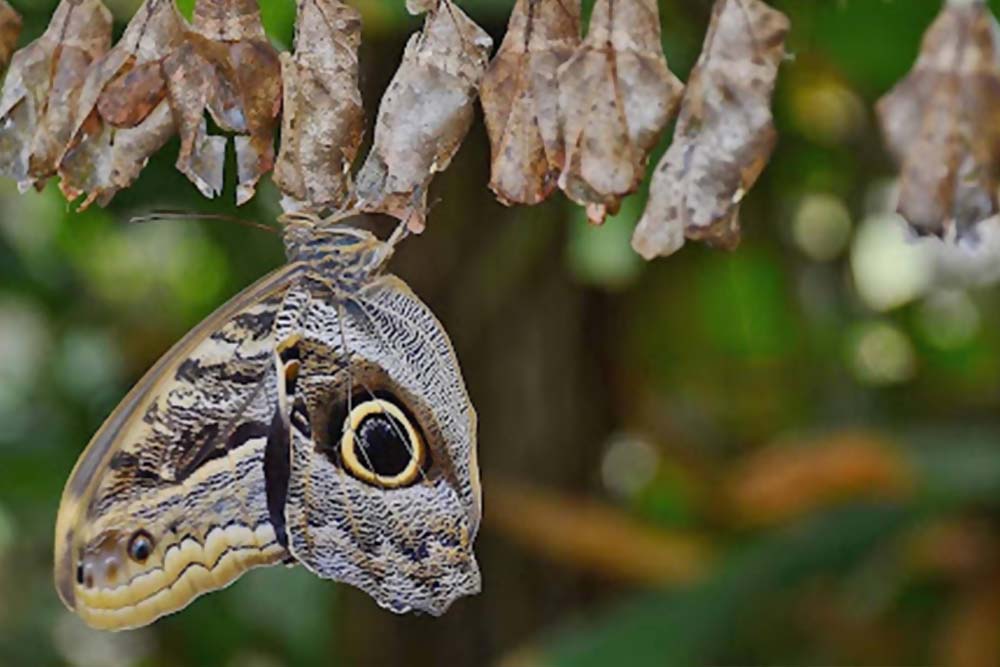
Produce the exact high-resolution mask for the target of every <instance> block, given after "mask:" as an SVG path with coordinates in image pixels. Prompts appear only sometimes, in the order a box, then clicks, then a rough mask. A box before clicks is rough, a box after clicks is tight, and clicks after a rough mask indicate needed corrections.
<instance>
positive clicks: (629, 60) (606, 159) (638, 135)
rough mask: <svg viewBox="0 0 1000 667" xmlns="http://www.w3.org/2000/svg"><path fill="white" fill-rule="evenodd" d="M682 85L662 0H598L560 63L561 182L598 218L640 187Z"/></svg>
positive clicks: (598, 221)
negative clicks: (673, 67)
mask: <svg viewBox="0 0 1000 667" xmlns="http://www.w3.org/2000/svg"><path fill="white" fill-rule="evenodd" d="M683 90H684V86H683V84H681V82H680V80H678V79H677V77H675V76H674V75H673V74H672V73H671V72H670V70H669V69H668V68H667V59H666V57H665V56H664V55H663V47H662V45H661V43H660V14H659V9H658V8H657V2H656V0H597V3H596V5H595V6H594V13H593V15H592V17H591V19H590V28H589V30H588V31H587V38H586V39H585V40H584V41H583V43H582V44H581V45H580V46H579V48H577V50H576V53H575V54H574V55H573V57H572V58H571V59H570V60H569V61H568V62H567V63H566V64H564V65H563V66H562V67H561V68H560V70H559V114H560V122H561V124H562V130H563V137H564V140H565V145H566V164H565V169H564V171H563V173H562V175H561V176H560V179H559V187H560V188H562V190H563V191H564V192H565V193H566V195H567V196H568V197H569V198H570V199H572V200H573V201H575V202H577V203H579V204H581V205H583V206H586V207H587V215H588V217H589V218H590V220H591V221H592V222H594V223H598V224H599V223H601V222H603V221H604V218H605V217H606V216H607V215H608V214H613V213H615V212H617V210H618V207H619V205H620V203H621V199H622V198H623V197H625V196H626V195H628V194H630V193H632V192H634V191H635V190H636V188H638V187H639V184H640V183H641V182H642V180H643V178H644V177H645V171H646V162H647V160H648V159H649V153H650V151H651V150H652V149H653V147H654V146H655V145H656V142H657V140H658V139H659V138H660V134H661V132H662V131H663V129H664V128H665V127H666V125H667V123H668V122H669V121H670V119H671V118H672V117H673V114H674V111H675V110H676V108H677V102H678V100H679V99H680V96H681V93H682V91H683Z"/></svg>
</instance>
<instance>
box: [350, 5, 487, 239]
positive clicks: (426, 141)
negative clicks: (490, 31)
mask: <svg viewBox="0 0 1000 667" xmlns="http://www.w3.org/2000/svg"><path fill="white" fill-rule="evenodd" d="M408 7H409V8H410V10H411V11H422V10H427V12H428V14H427V19H426V21H425V23H424V28H423V31H422V32H420V33H419V34H417V35H414V36H413V37H411V38H410V41H409V42H408V43H407V45H406V51H405V53H404V54H403V62H402V63H401V64H400V66H399V69H398V70H397V71H396V75H395V77H393V79H392V82H391V83H390V84H389V88H388V89H387V90H386V92H385V95H384V96H383V97H382V103H381V105H380V106H379V112H378V119H377V121H376V125H375V143H374V146H372V149H371V152H370V153H369V155H368V158H367V159H366V161H365V164H364V167H362V169H361V172H360V173H359V174H358V183H357V195H358V200H359V201H358V204H359V207H360V208H361V209H362V210H365V211H370V212H380V213H387V214H389V215H392V216H394V217H396V218H398V219H400V220H407V221H408V224H409V227H410V229H411V230H412V231H414V232H420V231H422V230H423V228H424V224H425V218H426V213H427V188H428V186H429V185H430V182H431V179H432V178H433V177H434V174H435V173H437V172H439V171H443V170H444V169H446V168H447V167H448V165H449V164H450V163H451V159H452V157H454V155H455V153H456V151H458V148H459V146H461V144H462V140H463V139H464V138H465V135H466V134H467V133H468V131H469V127H470V126H471V125H472V120H473V116H474V113H475V109H474V104H475V100H476V95H477V92H478V88H479V83H480V80H481V79H482V76H483V73H484V72H485V70H486V65H487V61H488V58H489V53H490V48H491V47H492V45H493V42H492V40H491V39H490V37H489V35H487V34H486V33H485V32H484V31H483V29H482V28H480V27H479V26H478V25H476V24H475V23H474V22H473V21H472V19H470V18H469V17H468V16H466V15H465V14H464V13H462V11H461V10H460V9H459V8H458V7H457V6H455V4H454V3H453V2H451V0H420V1H419V2H418V1H413V0H411V2H409V3H408Z"/></svg>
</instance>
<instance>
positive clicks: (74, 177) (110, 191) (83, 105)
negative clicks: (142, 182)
mask: <svg viewBox="0 0 1000 667" xmlns="http://www.w3.org/2000/svg"><path fill="white" fill-rule="evenodd" d="M185 39H186V34H185V25H184V19H183V18H182V17H181V16H180V14H178V13H177V9H176V8H175V6H174V3H173V1H172V0H146V2H145V3H144V4H143V5H142V7H140V8H139V11H138V12H136V14H135V16H134V17H133V18H132V20H131V21H130V22H129V25H128V27H127V28H126V29H125V34H124V35H122V38H121V41H119V42H118V43H117V44H116V45H115V46H114V47H113V48H112V49H111V50H110V51H108V53H107V54H106V55H105V56H104V57H103V58H101V60H100V61H98V62H97V63H95V65H94V66H93V67H92V68H91V70H90V72H89V74H88V76H87V81H86V83H85V84H84V87H83V91H82V92H81V94H80V100H79V103H78V105H77V111H76V123H75V126H74V131H73V133H72V135H71V140H70V142H69V145H68V147H67V150H66V152H65V154H64V155H63V156H62V159H61V161H60V164H59V175H60V176H61V177H62V182H61V184H60V187H61V188H62V191H63V194H64V195H65V196H66V198H67V199H69V200H75V199H76V198H77V197H79V196H80V195H82V194H83V195H86V199H85V200H84V201H83V203H82V204H81V207H82V208H86V207H87V206H89V205H90V204H91V203H92V202H93V201H97V202H98V203H99V204H100V205H102V206H104V205H106V204H107V203H108V202H109V201H110V200H111V198H112V197H114V195H115V194H116V193H117V192H118V191H119V190H122V189H123V188H127V187H128V186H129V185H131V184H132V183H133V181H135V179H136V178H138V176H139V172H140V171H142V168H143V167H144V166H145V165H146V162H147V161H148V160H149V158H150V157H151V156H152V155H153V153H155V152H156V151H157V150H159V149H160V148H161V147H162V146H163V144H164V143H166V141H167V140H168V139H169V138H170V137H171V136H173V134H174V133H175V132H176V131H177V126H176V124H175V122H174V114H173V110H172V108H171V106H170V100H169V99H168V97H167V84H166V78H165V77H164V74H163V67H162V65H163V61H164V59H165V58H166V57H167V56H168V55H169V54H171V53H173V52H174V51H175V50H176V49H177V48H178V47H179V46H180V45H181V44H182V43H183V42H184V40H185Z"/></svg>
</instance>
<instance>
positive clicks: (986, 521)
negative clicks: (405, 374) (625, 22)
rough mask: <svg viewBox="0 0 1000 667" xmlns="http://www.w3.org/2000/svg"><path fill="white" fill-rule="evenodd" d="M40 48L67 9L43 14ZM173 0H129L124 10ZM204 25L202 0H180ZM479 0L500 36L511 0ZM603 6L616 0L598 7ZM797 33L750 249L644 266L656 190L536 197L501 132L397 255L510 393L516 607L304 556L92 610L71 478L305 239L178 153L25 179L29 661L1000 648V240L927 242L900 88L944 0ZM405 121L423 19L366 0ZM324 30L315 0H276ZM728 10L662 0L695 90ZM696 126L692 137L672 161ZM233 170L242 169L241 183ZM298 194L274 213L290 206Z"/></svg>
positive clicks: (277, 33)
mask: <svg viewBox="0 0 1000 667" xmlns="http://www.w3.org/2000/svg"><path fill="white" fill-rule="evenodd" d="M13 4H14V5H15V7H17V8H18V9H19V10H20V11H21V12H22V13H23V14H24V15H25V19H26V29H25V33H24V35H23V36H22V40H24V41H25V43H26V41H27V40H29V39H31V38H33V37H35V36H37V35H38V34H39V33H40V31H41V30H42V29H43V28H44V25H45V24H46V22H47V20H48V17H49V15H50V13H51V10H52V9H53V7H54V4H55V3H54V2H53V1H51V0H14V2H13ZM137 4H138V3H137V2H135V1H134V0H116V1H114V2H111V1H110V0H109V1H108V5H109V7H111V8H112V9H113V11H114V12H115V16H116V18H117V20H118V24H117V28H118V29H119V30H120V29H121V28H122V27H123V26H124V23H125V22H126V21H127V19H128V17H129V16H130V15H131V12H132V11H134V9H135V7H136V5H137ZM181 4H182V6H185V9H186V10H187V11H189V10H190V6H191V4H192V2H191V0H187V1H186V2H182V3H181ZM461 4H462V5H463V7H465V8H466V9H467V11H468V12H469V13H470V14H471V15H472V16H473V17H474V18H475V19H476V20H478V21H479V22H480V23H481V24H483V25H484V26H485V27H486V28H487V29H488V30H489V31H490V32H491V33H492V34H493V35H494V37H495V39H496V41H497V43H499V39H500V38H501V36H502V34H503V30H504V26H505V23H506V16H507V13H508V12H509V10H510V7H511V5H512V2H510V1H509V0H476V1H473V0H468V1H467V2H464V3H461ZM585 4H588V6H589V3H585ZM773 4H774V5H775V6H776V7H779V8H780V9H782V10H784V11H786V12H787V13H788V14H789V15H790V17H791V19H792V23H793V30H792V34H791V36H790V39H789V51H790V52H791V54H792V58H790V59H789V61H788V62H787V63H786V64H785V65H784V67H783V68H782V73H781V79H780V83H779V89H778V92H777V95H776V100H775V114H776V120H777V125H778V128H779V131H780V135H781V139H780V144H779V146H778V149H777V151H776V153H775V155H774V158H773V160H772V162H771V165H770V166H769V168H768V169H767V171H766V172H765V174H764V176H763V178H762V180H761V181H760V183H759V184H758V185H757V187H756V188H755V189H754V191H753V192H752V193H751V194H750V196H749V197H748V199H747V200H746V203H745V205H744V211H743V216H742V217H743V223H744V230H745V241H744V243H743V245H742V246H741V247H740V248H739V250H738V251H736V252H735V253H726V252H720V251H712V250H709V249H706V248H702V247H698V246H689V247H687V248H685V249H684V250H683V251H681V252H680V253H679V254H678V255H676V256H674V257H671V258H669V259H665V260H659V261H656V262H653V263H651V264H648V265H647V264H645V263H643V262H642V261H641V260H640V259H639V258H638V257H637V256H636V255H634V254H633V253H632V251H631V249H630V248H629V237H630V234H631V229H632V227H633V226H634V224H635V222H636V220H637V219H638V216H639V215H640V214H641V211H642V207H643V204H644V200H645V196H644V194H639V195H636V196H635V197H632V198H630V199H629V200H627V201H626V203H625V205H624V207H623V210H622V213H621V214H620V215H619V216H618V217H616V218H614V219H612V220H610V221H609V222H608V223H607V224H606V225H605V227H604V228H601V229H597V228H592V227H589V226H587V224H586V222H585V218H584V216H583V215H582V213H581V211H579V210H578V209H576V208H574V207H573V206H572V205H570V204H568V203H567V202H566V201H565V200H564V199H563V198H562V197H561V196H555V197H553V199H552V200H551V201H549V202H548V203H546V204H544V205H542V206H539V207H536V208H534V209H525V208H515V209H505V208H503V207H502V206H500V205H499V204H497V203H495V202H494V201H493V199H492V197H491V195H490V193H489V192H488V190H487V188H486V183H487V181H488V148H487V143H486V139H485V134H484V132H483V128H482V124H481V122H480V121H477V125H476V127H475V128H474V130H473V132H472V133H471V135H470V137H469V140H468V141H467V142H466V145H465V146H464V148H463V149H462V151H461V153H460V154H459V155H458V157H457V159H456V161H455V163H454V164H453V166H452V167H451V169H450V170H449V171H448V172H446V173H445V174H443V175H441V176H439V177H438V179H437V180H436V182H435V186H434V192H433V196H432V199H434V200H436V201H437V203H436V205H435V206H434V209H433V212H432V214H431V218H430V223H429V227H428V230H427V232H426V233H425V234H424V235H423V236H421V237H416V238H412V239H410V240H408V241H407V242H406V243H405V244H404V247H403V249H402V250H401V252H400V254H399V256H398V257H397V259H396V260H395V264H394V270H395V271H396V272H397V273H399V274H400V275H401V276H402V277H404V278H405V279H406V280H407V281H409V282H410V284H411V285H412V286H413V288H414V289H415V291H416V292H417V293H418V294H420V295H421V296H422V297H423V298H424V299H425V300H426V301H427V302H428V303H429V304H430V305H431V306H432V308H433V309H434V311H435V312H436V313H437V314H438V316H439V317H440V318H441V319H442V321H443V322H444V323H445V325H446V326H447V328H448V331H449V332H450V334H451V337H452V339H453V341H454V343H455V346H456V348H457V350H458V353H459V358H460V359H461V362H462V365H463V369H464V372H465V376H466V380H467V382H468V385H469V391H470V393H471V395H472V397H473V400H474V402H475V404H476V406H477V408H478V410H479V415H480V425H481V430H480V461H481V467H482V471H483V475H484V492H485V504H486V519H485V522H484V526H483V528H482V531H481V534H480V538H479V540H478V543H477V553H478V555H479V559H480V563H481V566H482V570H483V593H482V594H481V595H479V596H477V597H475V598H471V599H467V600H462V601H460V602H458V603H457V604H456V605H455V606H454V607H453V608H452V610H451V611H450V612H449V613H448V614H447V615H446V616H445V617H443V618H441V619H431V618H419V617H413V616H407V617H397V616H393V615H392V614H390V613H388V612H386V611H383V610H381V609H379V608H378V607H377V606H376V605H375V604H374V603H372V602H371V601H370V600H369V599H368V598H367V597H365V596H364V595H363V594H361V593H358V592H356V591H354V590H352V589H349V588H347V587H343V586H338V585H334V584H331V583H329V582H323V581H320V580H318V579H315V578H313V577H312V576H310V575H309V574H308V573H306V572H304V571H301V570H286V569H284V568H273V569H270V570H266V571H256V572H252V573H250V574H248V575H246V576H244V577H243V578H242V579H241V580H240V581H239V582H237V583H236V584H235V585H234V586H232V587H231V588H230V589H228V590H226V591H223V592H220V593H215V594H212V595H209V596H207V597H204V598H201V599H199V600H198V601H197V602H195V603H194V604H193V605H192V606H191V607H189V608H188V609H187V610H185V611H183V612H182V613H179V614H177V615H174V616H172V617H169V618H167V619H164V620H162V621H160V622H158V623H156V624H155V625H153V626H152V627H150V628H146V629H144V630H141V631H138V632H133V633H122V634H116V635H110V634H104V633H98V632H94V631H90V630H88V629H86V628H85V626H83V624H82V623H81V622H80V621H78V620H77V619H76V618H75V617H74V616H73V615H72V614H70V613H69V612H67V611H65V610H64V609H63V608H62V607H61V605H60V603H59V601H58V599H57V598H56V595H55V592H54V590H53V588H52V585H51V574H50V571H51V549H52V531H53V525H54V521H55V512H56V508H57V505H58V500H59V495H60V492H61V489H62V485H63V483H64V481H65V479H66V477H67V475H68V473H69V471H70V469H71V467H72V465H73V462H74V461H75V459H76V457H77V456H78V454H79V453H80V451H81V450H82V449H83V447H84V445H85V444H86V442H87V440H88V439H89V437H90V436H91V434H92V433H93V432H94V431H95V430H96V429H97V428H98V426H99V425H100V424H101V422H102V421H103V419H104V417H105V416H106V415H107V414H108V412H109V411H110V410H111V409H112V408H113V407H114V406H115V404H116V403H117V402H118V400H119V399H120V398H121V397H122V396H123V395H124V393H125V391H127V389H128V388H129V387H130V386H131V384H132V383H133V382H134V381H135V380H136V379H137V378H138V377H139V376H140V375H141V374H142V373H143V371H144V370H145V369H146V368H148V367H149V365H150V364H151V363H152V362H153V361H155V359H156V358H157V357H158V356H159V355H160V354H161V353H163V352H164V351H165V350H166V349H167V348H168V347H169V346H170V344H171V343H172V342H174V341H175V340H176V339H177V338H179V337H180V336H181V335H182V334H183V333H184V332H185V331H186V330H187V329H188V328H190V327H191V326H192V325H194V324H195V323H196V322H197V321H198V320H200V319H201V318H202V317H204V316H205V315H207V314H208V313H210V312H211V311H212V310H213V309H214V308H215V307H216V306H218V305H219V304H220V303H222V302H223V301H224V300H225V299H226V298H227V297H228V296H230V295H231V294H233V293H235V292H236V291H238V290H239V289H240V288H241V287H243V286H245V285H246V284H248V283H250V282H251V281H252V280H253V279H255V278H256V277H258V276H260V275H262V274H263V273H264V272H266V271H267V270H269V269H271V268H273V267H275V266H278V265H279V264H280V263H281V262H282V261H283V257H282V249H281V244H280V241H279V239H278V237H277V236H269V235H267V234H264V233H260V232H257V231H253V230H249V229H246V228H243V227H239V226H237V225H230V224H226V223H219V222H191V221H168V222H162V223H157V224H146V225H130V224H127V221H128V220H129V219H130V218H131V217H132V216H134V215H136V214H140V213H144V212H148V211H149V210H155V209H182V210H188V211H192V212H194V211H217V212H228V213H234V212H235V211H234V207H233V206H232V204H231V202H232V201H233V200H234V191H233V188H232V185H231V183H230V187H229V189H228V190H227V191H226V193H225V195H224V196H223V197H222V198H221V199H220V200H218V201H216V202H206V201H204V200H203V199H201V197H200V196H199V195H198V194H197V192H196V190H195V189H194V187H193V186H192V185H190V184H189V183H188V182H187V181H186V180H185V179H184V178H183V177H182V176H181V175H180V174H179V173H177V172H176V171H174V169H173V166H172V164H173V160H174V158H175V156H176V150H177V148H176V144H171V145H170V146H168V147H167V148H166V149H165V150H164V151H163V152H162V153H161V154H160V155H159V156H157V157H156V158H155V159H154V160H153V161H152V162H151V163H150V165H149V167H148V168H147V169H146V171H145V172H144V174H143V176H142V178H141V179H140V180H139V182H138V183H137V184H136V185H135V186H134V187H133V188H131V189H130V190H128V191H126V192H123V193H122V194H120V195H119V196H118V197H117V199H116V200H115V201H114V202H113V204H112V205H111V206H110V207H109V208H108V209H106V210H99V209H96V208H95V209H93V210H90V211H87V212H86V213H84V214H77V213H74V212H73V211H72V210H70V208H69V207H68V206H67V205H66V203H65V202H64V201H63V200H62V199H61V197H60V196H59V194H58V191H57V189H56V188H55V187H54V186H50V187H49V188H48V189H47V190H46V191H45V192H43V193H41V194H34V193H33V194H29V195H24V196H19V195H17V193H16V190H15V188H14V186H13V185H12V184H10V183H4V184H3V185H2V186H0V188H2V189H0V664H2V665H10V666H12V667H20V666H22V665H23V666H29V665H30V666H38V665H74V666H77V667H116V666H123V667H124V666H132V665H135V666H149V667H154V666H156V667H159V666H198V667H202V666H204V667H230V666H232V667H235V666H237V665H239V666H241V667H242V666H249V667H283V666H289V667H291V666H293V665H354V664H361V665H366V664H379V665H381V664H401V665H445V664H447V665H488V664H493V665H503V666H505V667H520V666H528V665H695V664H708V663H711V664H725V663H729V664H766V663H770V664H777V663H780V664H786V665H794V664H801V665H809V664H872V665H884V664H932V663H933V664H945V663H947V664H954V665H969V666H981V665H988V664H997V663H998V662H1000V639H998V637H1000V633H998V630H1000V559H998V553H1000V546H998V545H1000V532H998V528H1000V526H998V517H1000V514H998V511H997V510H998V500H1000V446H998V445H1000V439H998V434H1000V431H998V408H1000V393H998V389H1000V335H998V334H997V331H998V324H1000V322H998V320H1000V309H998V301H1000V299H998V293H997V290H996V288H994V287H990V286H988V285H987V284H985V283H989V281H990V280H991V279H992V278H993V277H996V276H993V275H992V274H997V276H1000V270H998V267H1000V262H998V260H1000V249H998V248H1000V241H998V239H1000V235H997V234H995V233H993V229H994V228H993V227H992V226H990V227H989V228H988V229H986V230H985V231H984V233H983V238H982V239H981V243H980V246H979V249H978V250H976V251H970V250H961V251H959V250H955V249H951V250H950V251H949V250H948V249H943V248H942V247H941V244H940V243H938V242H933V241H925V242H921V243H909V242H908V241H907V240H906V238H905V235H904V234H903V232H902V229H901V227H900V225H899V221H898V220H897V219H896V218H895V217H894V216H892V215H891V214H890V213H889V211H891V209H892V203H891V202H892V197H893V195H892V191H893V185H894V184H893V180H892V179H893V169H892V166H891V164H890V163H889V161H888V158H887V157H886V154H885V152H884V151H883V150H882V148H881V142H880V139H879V136H878V132H877V128H876V125H875V119H874V116H873V113H872V105H873V103H874V101H875V100H876V99H877V98H878V97H879V96H880V95H882V94H883V93H885V92H886V91H887V90H888V89H889V88H890V87H891V86H892V84H893V83H894V82H895V81H896V80H898V79H899V78H900V77H901V76H902V75H903V74H904V73H905V72H906V70H907V69H908V68H909V67H910V66H911V64H912V62H913V59H914V58H915V55H916V52H917V49H918V45H919V39H920V35H921V33H922V31H923V30H924V29H925V28H926V26H927V25H928V24H929V22H930V21H931V19H932V18H933V16H934V14H935V13H936V11H937V10H938V8H939V6H940V3H939V2H937V1H936V0H894V1H893V0H782V1H779V0H775V1H774V2H773ZM991 5H992V6H993V7H994V9H996V10H1000V2H995V3H991ZM355 6H357V7H359V8H360V9H361V10H362V11H363V13H364V17H365V45H364V47H363V50H362V54H361V59H362V66H363V73H362V78H363V88H364V93H365V103H366V107H367V109H368V110H369V112H370V113H371V112H372V111H373V110H374V109H375V108H376V106H377V102H378V99H379V96H380V94H381V91H382V90H383V88H384V86H385V84H386V83H387V82H388V80H389V78H390V77H391V75H392V73H393V71H394V69H395V66H396V64H397V63H398V60H399V57H400V55H401V52H402V48H403V45H404V43H405V40H406V37H407V35H408V34H409V33H410V32H412V31H413V30H415V29H417V28H418V27H419V24H420V22H419V20H418V19H415V18H412V17H409V16H407V15H406V13H405V10H404V9H403V2H402V0H398V1H397V0H392V1H391V2H389V1H386V0H357V1H356V2H355ZM262 8H263V9H264V16H265V20H266V23H267V28H268V31H269V33H270V35H271V36H272V37H273V39H274V40H275V42H276V44H277V45H278V46H279V47H281V48H287V47H288V45H289V44H290V41H291V35H292V24H293V19H294V3H293V2H292V0H263V2H262ZM709 11H710V3H709V2H707V1H702V0H676V1H674V2H669V3H667V2H664V3H661V12H662V19H663V30H664V37H663V41H664V47H665V50H666V53H667V56H668V58H669V60H670V64H671V67H672V69H673V70H674V71H675V72H676V73H677V74H678V75H679V76H681V77H682V78H685V79H686V77H687V74H688V72H689V70H690V68H691V66H692V65H693V63H694V61H695V59H696V58H697V54H698V50H699V48H700V44H701V40H702V38H703V35H704V31H705V28H706V26H707V22H708V17H709ZM668 139H669V138H668V137H664V141H663V142H661V144H662V145H661V147H660V151H659V152H662V150H663V149H664V148H665V146H666V143H667V141H668ZM230 173H232V172H230ZM278 212H279V210H278V206H277V196H276V191H275V189H274V187H273V186H272V185H267V186H265V187H263V188H262V192H261V194H260V195H259V196H258V197H257V199H255V200H254V201H253V202H252V203H251V204H249V205H248V206H246V207H244V208H243V209H241V210H239V211H238V212H235V213H236V214H238V215H239V216H241V217H244V218H248V219H255V220H260V221H265V222H270V221H273V220H274V218H275V217H276V215H277V213H278Z"/></svg>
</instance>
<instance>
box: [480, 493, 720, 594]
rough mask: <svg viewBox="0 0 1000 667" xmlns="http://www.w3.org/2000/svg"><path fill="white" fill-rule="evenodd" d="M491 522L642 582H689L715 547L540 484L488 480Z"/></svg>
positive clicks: (586, 564)
mask: <svg viewBox="0 0 1000 667" xmlns="http://www.w3.org/2000/svg"><path fill="white" fill-rule="evenodd" d="M485 486H486V492H487V494H488V502H487V503H486V516H485V523H486V527H487V528H488V529H489V530H492V531H494V532H496V533H498V534H500V535H502V536H503V537H505V538H507V539H509V540H511V541H513V542H516V543H517V544H519V545H521V546H522V547H524V548H525V549H527V550H529V551H531V552H534V553H537V554H539V555H541V556H544V557H546V558H550V559H552V560H556V561H559V562H561V563H568V564H570V565H572V566H574V567H577V568H580V569H583V570H589V571H592V572H596V573H599V574H601V575H603V576H607V577H613V578H617V579H624V580H626V581H630V582H634V583H641V584H664V583H680V582H688V581H691V580H692V579H694V578H696V577H697V576H698V575H700V574H701V573H702V572H704V571H705V570H706V568H707V566H708V564H709V562H710V561H711V556H712V550H711V548H710V546H709V544H708V543H707V541H706V540H704V539H703V538H700V537H698V536H695V535H692V534H687V533H680V532H676V531H667V530H663V529H657V528H654V527H651V526H648V525H646V524H644V523H642V522H640V521H637V520H635V519H634V518H632V517H630V516H629V515H628V514H626V513H625V512H622V511H619V510H616V509H614V508H613V507H611V506H608V505H603V504H600V503H597V502H594V501H591V500H586V499H583V498H574V497H570V496H567V495H563V494H559V493H555V492H552V491H546V490H543V489H541V488H539V487H536V486H530V485H527V484H523V483H518V482H512V481H508V480H501V479H497V478H490V479H487V480H486V485H485Z"/></svg>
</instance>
